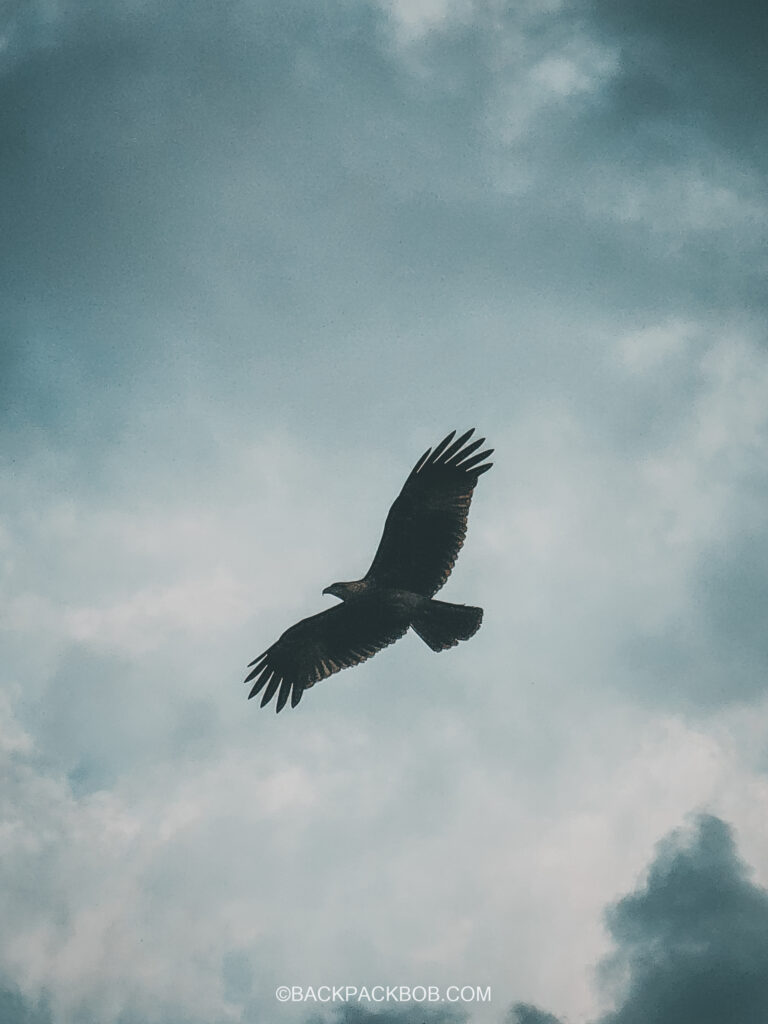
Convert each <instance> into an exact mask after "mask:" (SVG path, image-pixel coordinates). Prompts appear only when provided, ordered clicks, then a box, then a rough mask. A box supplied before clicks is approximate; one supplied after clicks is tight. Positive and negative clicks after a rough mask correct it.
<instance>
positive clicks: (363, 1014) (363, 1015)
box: [307, 1003, 467, 1024]
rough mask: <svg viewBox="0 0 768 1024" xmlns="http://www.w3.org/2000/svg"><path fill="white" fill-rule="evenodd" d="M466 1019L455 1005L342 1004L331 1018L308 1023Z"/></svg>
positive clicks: (457, 1022) (414, 1023)
mask: <svg viewBox="0 0 768 1024" xmlns="http://www.w3.org/2000/svg"><path fill="white" fill-rule="evenodd" d="M466 1020H467V1015H466V1013H464V1012H462V1011H461V1010H460V1009H457V1008H455V1007H452V1006H446V1007H432V1006H425V1005H424V1004H420V1003H415V1004H413V1005H411V1006H398V1007H392V1008H390V1007H385V1008H383V1009H380V1010H379V1009H376V1010H368V1009H366V1008H365V1007H362V1006H351V1005H347V1006H341V1007H339V1008H338V1009H337V1010H336V1012H335V1013H334V1014H333V1016H332V1017H331V1018H330V1020H329V1019H328V1018H327V1017H311V1018H309V1019H308V1020H307V1024H464V1022H465V1021H466Z"/></svg>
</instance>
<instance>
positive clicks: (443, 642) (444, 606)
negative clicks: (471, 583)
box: [411, 600, 483, 651]
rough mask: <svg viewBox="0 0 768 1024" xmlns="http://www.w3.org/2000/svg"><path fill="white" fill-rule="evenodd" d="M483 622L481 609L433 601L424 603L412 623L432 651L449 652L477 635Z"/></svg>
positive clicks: (467, 605)
mask: <svg viewBox="0 0 768 1024" xmlns="http://www.w3.org/2000/svg"><path fill="white" fill-rule="evenodd" d="M482 621H483V609H482V608H473V607H472V605H469V604H448V602H447V601H434V600H433V601H430V602H429V603H428V604H426V605H424V607H423V608H422V609H421V610H420V611H419V613H418V614H417V615H416V617H415V618H414V619H413V620H412V622H411V625H412V626H413V628H414V629H415V630H416V632H417V633H418V634H419V636H420V637H421V639H422V640H423V641H424V643H425V644H429V646H430V647H431V648H432V650H433V651H446V650H448V648H449V647H455V646H456V644H457V643H458V642H459V640H469V638H470V637H471V636H474V635H475V633H476V632H477V631H478V629H480V623H481V622H482Z"/></svg>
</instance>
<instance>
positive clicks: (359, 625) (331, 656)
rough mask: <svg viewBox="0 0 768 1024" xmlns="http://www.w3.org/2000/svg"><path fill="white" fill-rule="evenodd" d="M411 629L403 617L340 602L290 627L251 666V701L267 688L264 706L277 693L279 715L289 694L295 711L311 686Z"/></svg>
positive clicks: (380, 609) (353, 663)
mask: <svg viewBox="0 0 768 1024" xmlns="http://www.w3.org/2000/svg"><path fill="white" fill-rule="evenodd" d="M407 629H408V622H407V621H406V622H403V619H402V616H395V615H394V614H393V613H392V612H391V611H388V610H387V609H382V608H380V607H379V608H376V609H374V608H372V607H369V606H367V605H358V604H346V603H343V604H337V605H334V607H333V608H329V609H328V610H327V611H324V612H320V613H319V614H318V615H310V616H309V618H307V619H302V620H301V622H297V623H296V625H295V626H291V628H290V629H287V630H286V631H285V632H284V633H283V635H282V636H281V637H280V639H279V640H278V641H277V642H276V643H274V644H272V646H271V647H270V648H269V649H268V650H266V651H265V652H264V653H263V654H261V655H259V657H258V658H256V659H255V661H252V662H251V664H250V665H249V666H248V667H249V668H250V669H252V671H251V673H250V674H249V676H248V678H247V679H246V680H245V681H246V683H249V682H250V681H251V680H252V679H255V680H256V682H255V683H254V684H253V689H252V690H251V692H250V693H249V694H248V698H249V699H250V698H251V697H255V696H256V694H257V693H259V692H260V691H261V690H264V695H263V697H262V698H261V706H262V707H264V705H265V704H268V703H269V702H270V701H271V700H272V698H273V696H274V695H275V693H277V707H276V709H275V710H277V711H281V710H282V708H283V707H284V705H285V703H286V701H287V700H288V697H289V696H290V698H291V707H294V708H295V707H296V705H297V704H298V703H299V701H300V700H301V697H302V694H303V693H304V691H305V690H306V689H308V688H309V687H310V686H314V684H315V683H317V682H319V681H320V680H321V679H327V678H328V676H331V675H333V673H334V672H339V671H340V670H341V669H343V668H349V667H350V666H351V665H359V664H360V662H362V661H366V659H368V658H370V657H372V656H373V655H374V654H376V652H377V651H380V650H381V649H382V648H383V647H387V646H388V645H389V644H392V643H394V642H395V640H399V639H400V637H401V636H403V634H404V633H405V632H406V630H407Z"/></svg>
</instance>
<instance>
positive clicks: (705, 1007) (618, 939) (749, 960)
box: [512, 814, 768, 1024]
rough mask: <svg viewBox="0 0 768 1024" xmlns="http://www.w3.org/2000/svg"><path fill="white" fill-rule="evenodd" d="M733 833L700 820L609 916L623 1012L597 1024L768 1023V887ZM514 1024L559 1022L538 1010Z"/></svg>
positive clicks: (519, 1010) (525, 1011)
mask: <svg viewBox="0 0 768 1024" xmlns="http://www.w3.org/2000/svg"><path fill="white" fill-rule="evenodd" d="M749 874H750V873H749V870H748V868H747V867H746V865H745V864H744V862H743V861H742V860H741V859H740V857H739V856H738V853H737V851H736V847H735V843H734V839H733V834H732V830H731V828H730V827H729V826H728V825H727V824H726V823H725V822H724V821H722V820H721V819H720V818H717V817H714V816H712V815H707V814H703V815H701V816H699V817H698V818H697V819H696V821H695V823H694V827H693V829H692V830H690V831H689V830H678V831H675V832H673V833H672V834H671V835H670V836H668V837H667V838H666V839H664V840H663V841H662V842H661V843H660V844H659V846H658V849H657V853H656V857H655V860H654V861H653V863H652V864H651V866H650V869H649V871H648V878H647V881H646V882H645V884H644V885H643V886H642V887H641V888H639V889H638V890H637V891H636V892H634V893H631V894H630V895H628V896H626V897H624V899H622V900H620V901H619V902H618V903H617V904H616V905H615V906H613V907H612V908H611V909H610V910H609V912H608V914H607V922H608V927H609V930H610V934H611V937H612V938H613V941H614V943H615V944H616V951H615V953H613V954H612V955H611V956H610V957H609V958H607V959H606V960H605V961H604V962H603V964H602V965H601V972H600V973H601V975H602V979H603V982H604V984H605V985H607V986H609V987H610V988H611V989H612V990H613V991H614V992H615V993H616V1002H617V1006H616V1008H615V1009H613V1010H611V1011H609V1012H608V1013H606V1014H605V1015H603V1016H601V1017H600V1018H599V1021H597V1022H595V1024H648V1021H654V1022H655V1024H723V1021H728V1024H761V1022H762V1021H764V1020H766V1018H768V975H766V972H765V964H766V962H768V891H766V890H765V889H763V888H762V887H760V886H758V885H756V884H755V883H754V882H752V881H751V880H750V877H749ZM513 1012H514V1013H516V1014H517V1016H516V1017H515V1016H513V1017H512V1020H513V1021H514V1024H558V1022H557V1019H556V1018H555V1017H552V1016H550V1015H549V1014H546V1013H544V1012H543V1011H541V1010H538V1009H536V1008H535V1007H532V1006H528V1005H524V1006H521V1005H518V1006H516V1007H514V1008H513Z"/></svg>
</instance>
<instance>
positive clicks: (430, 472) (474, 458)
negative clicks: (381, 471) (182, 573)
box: [245, 429, 493, 711]
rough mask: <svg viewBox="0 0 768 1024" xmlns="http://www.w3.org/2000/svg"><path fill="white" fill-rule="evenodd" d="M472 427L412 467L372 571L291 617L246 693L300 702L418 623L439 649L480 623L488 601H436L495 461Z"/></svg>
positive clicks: (256, 666)
mask: <svg viewBox="0 0 768 1024" xmlns="http://www.w3.org/2000/svg"><path fill="white" fill-rule="evenodd" d="M473 433H474V429H472V430H468V431H467V432H466V433H465V434H462V435H461V437H459V438H456V440H454V437H455V436H456V431H455V430H453V431H451V433H450V434H449V435H448V436H447V437H445V438H443V440H442V441H441V442H440V444H438V445H437V446H436V447H435V448H433V449H432V448H429V449H427V451H426V452H424V454H423V455H422V457H421V458H420V459H419V461H418V462H417V463H416V465H415V466H414V467H413V469H412V470H411V472H410V475H409V476H408V479H407V480H406V481H405V484H404V485H403V489H402V490H401V491H400V494H399V495H398V496H397V498H396V499H395V501H394V503H393V505H392V507H391V508H390V510H389V515H388V516H387V520H386V522H385V524H384V533H383V534H382V537H381V540H380V542H379V547H378V549H377V551H376V554H375V555H374V558H373V562H372V563H371V567H370V569H369V570H368V572H367V573H366V574H365V576H363V578H362V579H360V580H354V581H352V582H350V583H333V584H331V586H330V587H326V588H325V590H324V591H323V593H324V594H333V595H334V596H335V597H339V598H341V601H342V603H341V604H337V605H335V606H334V607H333V608H329V609H328V610H327V611H324V612H320V613H319V614H317V615H310V616H309V618H306V619H302V620H301V622H297V623H296V625H295V626H291V628H290V629H287V630H286V631H285V633H283V635H282V636H281V637H280V639H279V640H277V641H276V642H275V643H274V644H272V646H271V647H269V648H268V649H267V650H266V651H264V653H263V654H260V655H259V657H258V658H256V659H255V660H254V661H252V662H251V663H250V665H249V666H248V667H249V668H250V669H251V672H250V673H249V675H248V677H247V678H246V680H245V681H246V683H249V682H251V680H255V682H254V684H253V688H252V689H251V692H250V693H249V694H248V697H249V699H250V698H251V697H255V696H256V694H257V693H261V691H262V690H263V691H264V693H263V696H262V698H261V706H262V707H264V705H265V704H268V703H269V701H271V700H272V698H273V697H274V695H275V694H277V704H276V710H277V711H281V710H282V708H283V707H284V706H285V704H286V702H287V700H288V698H289V697H290V699H291V706H292V707H296V705H297V704H298V703H299V701H300V700H301V698H302V695H303V693H304V691H305V690H307V689H309V687H310V686H313V685H314V684H315V683H317V682H319V681H320V680H321V679H326V678H327V677H328V676H330V675H333V673H334V672H338V671H340V670H341V669H343V668H349V667H350V666H352V665H359V664H360V663H361V662H363V661H365V660H366V659H367V658H370V657H372V656H373V655H374V654H376V652H377V651H380V650H381V649H382V648H383V647H387V646H388V645H389V644H392V643H394V642H395V640H399V639H400V637H401V636H403V635H404V634H405V633H406V632H407V631H408V628H409V627H412V628H413V629H414V631H415V632H416V633H418V635H419V636H420V637H421V638H422V640H423V641H424V642H425V643H426V644H428V645H429V646H430V647H431V648H432V650H433V651H444V650H446V649H447V648H449V647H455V645H456V644H457V643H458V642H459V640H468V639H469V638H470V637H471V636H474V634H475V633H476V632H477V631H478V629H479V628H480V623H481V622H482V619H483V610H482V608H473V607H472V606H471V605H463V604H448V603H447V602H445V601H435V600H434V599H433V595H434V594H436V593H437V591H438V590H439V589H440V587H442V586H443V584H444V583H445V581H446V580H447V579H448V576H449V575H450V572H451V569H452V568H453V566H454V564H455V562H456V558H457V556H458V554H459V551H460V550H461V545H462V544H463V543H464V537H465V536H466V533H467V515H468V513H469V505H470V502H471V501H472V492H473V491H474V489H475V485H476V484H477V480H478V477H480V475H481V474H482V473H485V472H487V471H488V470H489V469H490V468H491V466H492V465H493V463H491V462H485V461H484V460H485V459H487V458H488V456H489V455H491V454H492V452H493V449H492V448H487V449H486V450H485V451H482V452H478V453H477V454H475V453H476V452H477V449H478V448H480V447H481V445H482V444H483V441H484V440H485V438H484V437H481V438H479V439H477V440H474V441H472V442H470V443H467V442H468V441H469V438H470V437H471V436H472V434H473Z"/></svg>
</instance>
